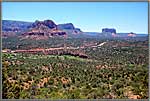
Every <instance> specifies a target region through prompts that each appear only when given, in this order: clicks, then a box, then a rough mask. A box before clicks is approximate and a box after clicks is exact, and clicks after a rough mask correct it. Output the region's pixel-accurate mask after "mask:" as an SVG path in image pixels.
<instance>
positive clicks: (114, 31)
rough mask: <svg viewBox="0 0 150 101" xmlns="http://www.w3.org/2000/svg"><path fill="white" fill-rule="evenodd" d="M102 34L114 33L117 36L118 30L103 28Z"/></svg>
mask: <svg viewBox="0 0 150 101" xmlns="http://www.w3.org/2000/svg"><path fill="white" fill-rule="evenodd" d="M102 33H114V34H116V29H114V28H103V29H102Z"/></svg>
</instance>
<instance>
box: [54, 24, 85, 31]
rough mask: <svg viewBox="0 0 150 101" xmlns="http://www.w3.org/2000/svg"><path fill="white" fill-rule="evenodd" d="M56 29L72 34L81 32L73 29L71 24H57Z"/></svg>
mask: <svg viewBox="0 0 150 101" xmlns="http://www.w3.org/2000/svg"><path fill="white" fill-rule="evenodd" d="M57 29H59V30H66V31H67V30H72V31H73V32H74V33H79V32H82V31H81V29H80V28H75V26H74V25H73V24H72V23H65V24H58V25H57Z"/></svg>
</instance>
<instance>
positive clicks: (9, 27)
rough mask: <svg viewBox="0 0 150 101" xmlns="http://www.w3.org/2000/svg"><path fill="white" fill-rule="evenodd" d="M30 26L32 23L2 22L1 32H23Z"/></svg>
mask: <svg viewBox="0 0 150 101" xmlns="http://www.w3.org/2000/svg"><path fill="white" fill-rule="evenodd" d="M31 25H32V22H24V21H12V20H2V31H13V32H18V31H25V30H27V29H28V27H29V26H31Z"/></svg>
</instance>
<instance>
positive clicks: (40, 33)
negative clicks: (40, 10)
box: [22, 20, 67, 39]
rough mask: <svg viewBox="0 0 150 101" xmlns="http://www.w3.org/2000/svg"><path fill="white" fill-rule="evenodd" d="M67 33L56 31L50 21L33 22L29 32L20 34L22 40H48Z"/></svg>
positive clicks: (55, 27) (55, 26)
mask: <svg viewBox="0 0 150 101" xmlns="http://www.w3.org/2000/svg"><path fill="white" fill-rule="evenodd" d="M66 34H67V33H66V32H64V31H62V30H58V29H57V25H56V24H55V23H54V22H53V21H52V20H44V21H35V22H34V23H33V24H32V26H30V28H29V30H28V31H26V32H25V33H23V34H22V36H23V38H31V39H48V38H49V37H53V36H64V35H66Z"/></svg>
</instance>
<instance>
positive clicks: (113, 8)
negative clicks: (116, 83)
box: [2, 2, 148, 34]
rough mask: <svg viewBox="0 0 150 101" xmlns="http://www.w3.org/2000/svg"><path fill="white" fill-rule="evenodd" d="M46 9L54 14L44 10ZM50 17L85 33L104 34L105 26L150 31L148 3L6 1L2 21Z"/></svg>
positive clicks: (118, 29) (34, 19) (3, 6)
mask: <svg viewBox="0 0 150 101" xmlns="http://www.w3.org/2000/svg"><path fill="white" fill-rule="evenodd" d="M77 4H78V5H77ZM25 7H26V9H25ZM45 9H46V10H47V9H48V12H50V13H48V12H47V11H45V12H42V11H43V10H45ZM37 10H38V12H37ZM54 10H55V11H54ZM72 10H73V11H72ZM51 11H52V12H51ZM63 11H64V12H63ZM39 12H40V14H39ZM59 15H61V16H59ZM68 15H69V16H68ZM70 15H71V16H70ZM47 19H49V20H52V21H54V22H55V23H56V24H57V25H58V24H64V23H73V25H74V26H75V27H76V28H80V29H81V30H82V31H83V32H99V33H101V31H102V28H114V29H116V31H117V33H130V32H134V33H139V34H148V3H147V2H124V3H123V2H74V3H72V2H47V3H46V2H30V3H29V2H2V20H15V21H25V22H34V21H36V20H39V21H43V20H47ZM126 19H128V20H126Z"/></svg>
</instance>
